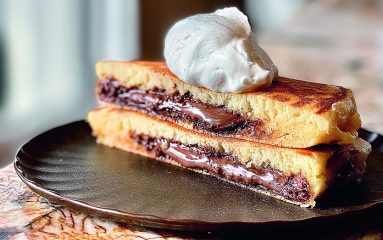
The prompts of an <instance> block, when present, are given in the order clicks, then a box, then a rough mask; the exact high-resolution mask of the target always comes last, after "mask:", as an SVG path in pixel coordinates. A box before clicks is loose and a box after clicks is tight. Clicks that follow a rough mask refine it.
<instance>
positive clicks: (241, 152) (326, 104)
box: [88, 61, 371, 206]
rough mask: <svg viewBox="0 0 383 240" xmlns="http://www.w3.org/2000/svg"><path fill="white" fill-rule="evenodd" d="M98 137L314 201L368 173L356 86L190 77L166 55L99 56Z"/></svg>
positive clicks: (92, 119)
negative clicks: (171, 66) (225, 84)
mask: <svg viewBox="0 0 383 240" xmlns="http://www.w3.org/2000/svg"><path fill="white" fill-rule="evenodd" d="M96 70H97V75H98V78H99V81H98V84H97V90H96V94H97V97H98V99H99V100H100V101H101V102H103V103H104V107H102V108H99V109H96V110H93V111H92V112H90V113H89V115H88V121H89V123H90V125H91V127H92V129H93V134H94V136H96V137H97V141H98V142H99V143H102V144H105V145H108V146H110V147H116V148H119V149H123V150H126V151H130V152H133V153H137V154H141V155H144V156H147V157H150V158H153V159H156V160H159V161H163V162H166V163H170V164H175V165H178V166H181V167H184V168H188V169H191V170H194V171H197V172H201V173H204V174H209V175H212V176H215V177H218V178H220V179H222V180H225V181H229V182H232V183H235V184H237V185H240V186H243V187H246V188H248V189H251V190H254V191H257V192H261V193H263V194H267V195H270V196H273V197H276V198H278V199H281V200H284V201H287V202H291V203H294V204H298V205H300V206H314V205H315V200H316V199H317V198H318V197H319V196H321V195H322V194H323V193H324V192H326V190H328V189H329V188H330V187H331V186H339V185H341V184H344V183H346V182H350V181H355V180H357V179H359V178H360V176H361V175H362V174H363V172H364V169H365V160H366V158H367V155H368V154H369V152H370V148H371V147H370V145H369V144H368V143H367V142H365V141H364V140H362V139H360V138H358V136H357V130H358V128H359V127H360V125H361V121H360V117H359V114H358V112H357V110H356V105H355V100H354V97H353V94H352V92H351V91H350V90H348V89H345V88H342V87H337V86H330V85H323V84H317V83H311V82H305V81H299V80H293V79H287V78H283V77H277V78H276V79H275V80H274V81H273V83H272V85H271V86H269V87H265V88H264V89H258V90H257V91H252V92H248V93H219V92H215V91H211V90H208V89H206V88H201V87H196V86H192V85H190V84H188V83H185V82H183V81H181V80H179V79H178V78H177V77H176V76H175V75H174V74H172V73H171V72H170V71H169V70H168V68H167V66H166V64H165V63H164V62H140V61H133V62H108V61H103V62H99V63H98V64H97V66H96Z"/></svg>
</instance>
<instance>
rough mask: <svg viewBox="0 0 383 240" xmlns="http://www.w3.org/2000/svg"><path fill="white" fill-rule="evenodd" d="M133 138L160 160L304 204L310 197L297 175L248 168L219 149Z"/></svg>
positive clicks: (162, 140)
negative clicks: (264, 190) (268, 191)
mask: <svg viewBox="0 0 383 240" xmlns="http://www.w3.org/2000/svg"><path fill="white" fill-rule="evenodd" d="M132 138H133V139H134V140H135V142H137V143H138V144H140V145H141V146H142V147H143V148H144V150H145V151H147V152H151V153H152V154H153V155H154V157H156V158H160V159H162V160H163V161H166V160H168V159H171V160H173V161H176V162H177V163H179V164H180V165H182V166H184V167H186V168H193V169H199V170H204V171H207V172H209V173H211V174H212V175H215V176H220V177H222V178H224V179H228V180H231V181H234V182H237V183H241V184H245V185H248V186H252V187H258V188H264V189H268V190H270V191H272V192H274V193H276V194H278V195H281V196H283V197H285V198H287V199H290V200H294V201H298V202H302V203H304V202H307V201H308V200H309V199H310V192H309V187H308V184H307V181H306V180H305V179H304V178H303V177H302V176H300V175H288V174H284V173H282V172H280V171H278V170H275V169H271V168H270V167H266V168H264V169H256V168H248V167H246V166H245V165H244V164H242V163H240V162H239V161H238V159H237V158H236V157H233V156H232V155H229V154H227V153H223V152H218V151H216V150H215V149H214V148H212V147H200V146H197V145H185V144H182V143H180V142H177V141H173V140H168V139H164V138H153V137H149V136H146V135H142V134H134V133H133V134H132Z"/></svg>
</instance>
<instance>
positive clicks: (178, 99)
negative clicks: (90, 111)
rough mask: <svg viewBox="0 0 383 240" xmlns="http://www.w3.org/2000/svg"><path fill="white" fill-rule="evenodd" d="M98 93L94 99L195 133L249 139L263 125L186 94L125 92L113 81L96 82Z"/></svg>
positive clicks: (133, 89)
mask: <svg viewBox="0 0 383 240" xmlns="http://www.w3.org/2000/svg"><path fill="white" fill-rule="evenodd" d="M97 89H98V90H97V91H98V94H97V95H98V96H99V98H100V100H102V101H104V102H108V103H113V104H116V105H118V106H120V107H123V108H128V109H133V110H138V111H142V112H145V113H147V114H150V115H152V116H155V117H159V118H162V119H165V120H168V121H173V122H178V121H183V122H187V123H191V124H193V127H194V128H196V129H202V130H206V131H211V132H214V133H217V134H230V133H237V132H239V131H241V130H243V131H246V132H247V133H248V134H250V135H259V134H261V130H260V127H261V126H262V121H260V120H258V121H254V120H249V119H246V118H244V117H243V116H241V115H240V114H237V113H233V112H230V111H228V110H227V109H225V108H224V106H215V105H212V104H206V103H202V102H200V101H196V100H194V99H192V98H191V97H190V95H189V94H184V95H180V94H179V93H175V94H173V95H169V94H167V93H165V91H164V90H160V89H156V88H155V89H150V90H144V89H139V88H136V87H132V88H126V87H124V86H122V85H120V84H119V82H118V81H117V80H113V79H105V80H101V81H99V83H98V88H97Z"/></svg>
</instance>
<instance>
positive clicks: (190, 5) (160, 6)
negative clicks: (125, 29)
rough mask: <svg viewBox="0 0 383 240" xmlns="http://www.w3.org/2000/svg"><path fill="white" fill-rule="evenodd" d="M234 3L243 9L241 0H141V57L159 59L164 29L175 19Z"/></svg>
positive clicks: (229, 5) (167, 28) (164, 33)
mask: <svg viewBox="0 0 383 240" xmlns="http://www.w3.org/2000/svg"><path fill="white" fill-rule="evenodd" d="M232 6H236V7H238V8H239V9H240V10H241V11H244V9H243V1H242V0H210V1H207V0H183V1H179V0H158V1H153V0H141V1H140V7H139V8H140V13H141V14H140V15H141V17H140V24H141V27H140V29H141V58H142V59H145V60H153V59H154V60H157V59H163V52H162V51H163V44H164V39H165V35H166V32H167V31H168V30H169V28H170V27H171V26H172V25H173V24H174V23H175V22H176V21H177V20H180V19H182V18H185V17H187V16H190V15H194V14H197V13H208V12H213V11H215V10H216V9H218V8H223V7H232Z"/></svg>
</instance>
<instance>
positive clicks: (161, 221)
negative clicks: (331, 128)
mask: <svg viewBox="0 0 383 240" xmlns="http://www.w3.org/2000/svg"><path fill="white" fill-rule="evenodd" d="M75 124H83V125H87V126H89V124H88V122H87V121H86V120H77V121H72V122H69V123H66V124H62V125H59V126H56V127H53V128H50V129H48V130H45V131H43V132H42V133H40V134H37V135H36V136H34V137H32V138H31V139H29V140H27V141H26V142H24V143H23V144H22V145H21V146H20V147H19V148H18V150H17V152H16V156H15V160H14V162H13V166H14V169H15V171H16V173H17V175H18V177H19V178H20V179H21V180H22V181H23V182H24V183H25V184H26V185H27V186H28V188H30V189H31V190H32V191H33V192H35V193H36V194H38V195H40V196H42V197H44V198H46V199H48V200H50V201H52V202H53V203H58V204H59V205H60V206H63V207H68V208H69V209H73V210H76V211H80V212H84V213H87V214H89V215H93V216H99V217H102V218H106V219H110V220H112V221H116V222H124V223H128V224H133V225H136V226H141V227H150V228H158V229H170V230H182V231H185V230H186V231H192V232H208V231H222V230H227V229H226V228H227V227H230V228H238V227H239V228H241V227H245V228H246V227H253V226H264V225H268V226H270V225H272V226H276V225H281V224H283V225H287V224H289V225H291V224H294V225H295V224H297V225H299V224H303V223H310V222H317V221H326V220H328V219H335V218H337V219H344V218H348V217H350V216H356V215H359V214H362V213H364V212H366V211H370V210H373V209H375V208H376V209H379V208H380V207H383V201H374V202H369V203H365V204H361V205H358V206H363V208H358V209H356V210H355V209H353V210H349V211H346V212H342V213H339V214H336V215H323V216H314V217H307V218H300V219H294V220H273V221H262V222H241V221H224V222H209V221H200V220H194V219H170V218H163V217H159V216H154V215H142V214H135V213H128V212H124V211H120V210H117V209H111V208H104V207H97V206H92V205H91V204H87V203H85V202H83V201H80V200H76V199H70V198H68V197H65V196H61V195H59V194H57V193H55V192H54V191H52V190H49V189H46V188H43V187H41V186H39V185H38V184H37V183H35V182H34V181H32V180H30V179H28V178H26V177H25V176H24V172H23V170H22V169H21V168H20V167H19V166H18V164H20V163H19V162H21V161H22V160H21V159H20V152H21V151H22V149H23V147H24V146H26V145H27V144H29V143H30V142H31V141H33V140H34V139H36V138H38V137H40V136H42V135H44V134H46V133H48V132H53V131H55V130H57V129H60V128H63V127H68V126H70V125H75ZM360 129H361V130H363V131H366V132H367V133H368V134H377V135H378V136H380V137H382V138H383V135H381V134H379V133H377V132H374V131H370V130H367V129H365V128H360ZM256 194H260V193H256ZM296 207H299V206H296ZM299 208H300V207H299ZM116 216H118V217H116Z"/></svg>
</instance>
